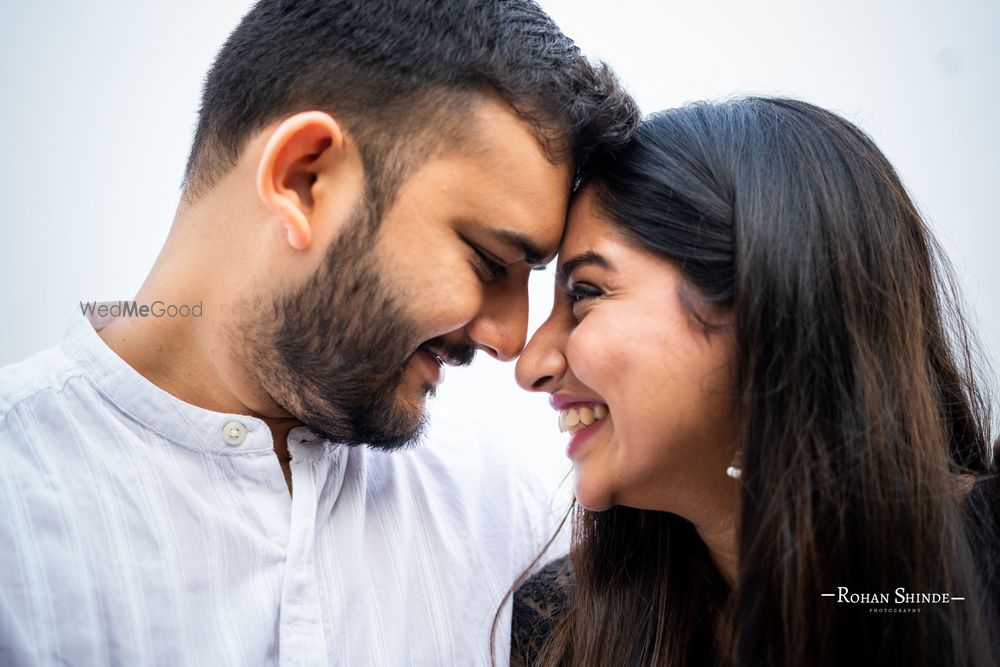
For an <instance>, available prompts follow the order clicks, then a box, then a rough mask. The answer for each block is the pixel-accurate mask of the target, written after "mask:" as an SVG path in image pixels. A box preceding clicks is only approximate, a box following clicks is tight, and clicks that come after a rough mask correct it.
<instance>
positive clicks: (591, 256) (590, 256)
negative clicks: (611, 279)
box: [556, 250, 613, 284]
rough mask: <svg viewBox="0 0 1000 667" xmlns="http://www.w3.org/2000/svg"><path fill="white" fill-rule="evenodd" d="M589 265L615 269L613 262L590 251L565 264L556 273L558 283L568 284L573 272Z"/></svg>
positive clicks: (568, 260)
mask: <svg viewBox="0 0 1000 667" xmlns="http://www.w3.org/2000/svg"><path fill="white" fill-rule="evenodd" d="M587 264H596V265H597V266H600V267H601V268H604V269H612V268H613V267H612V264H611V262H609V261H608V260H607V259H605V258H604V256H603V255H598V254H597V253H596V252H594V251H593V250H588V251H587V252H584V253H580V254H579V255H575V256H574V257H572V258H570V259H567V260H566V261H565V262H563V263H562V266H560V267H559V270H558V271H557V272H556V282H557V283H559V284H562V283H565V282H567V281H568V280H569V277H570V275H571V274H572V273H573V271H575V270H576V269H578V268H580V267H581V266H586V265H587Z"/></svg>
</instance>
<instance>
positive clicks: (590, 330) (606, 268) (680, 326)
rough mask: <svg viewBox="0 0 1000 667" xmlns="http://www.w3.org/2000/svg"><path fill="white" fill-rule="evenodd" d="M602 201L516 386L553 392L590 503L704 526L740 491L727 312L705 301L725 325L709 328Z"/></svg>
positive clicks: (563, 260)
mask: <svg viewBox="0 0 1000 667" xmlns="http://www.w3.org/2000/svg"><path fill="white" fill-rule="evenodd" d="M592 195H593V193H592V192H591V191H590V190H589V189H587V190H585V191H584V192H583V193H581V195H580V196H579V197H578V198H577V200H576V202H575V203H574V205H573V207H572V209H571V211H570V215H569V221H568V223H567V228H566V235H565V237H564V239H563V243H562V246H561V247H560V250H559V261H558V275H557V279H556V281H557V284H556V298H555V303H554V305H553V307H552V313H551V314H550V315H549V318H548V319H547V320H546V321H545V323H544V324H543V325H542V326H541V328H539V329H538V331H537V332H536V333H535V335H534V336H533V337H532V339H531V341H530V342H529V343H528V345H527V347H526V348H525V349H524V352H523V353H522V354H521V358H520V360H519V361H518V363H517V379H518V382H519V384H520V385H521V386H522V387H524V388H525V389H529V390H533V391H545V392H548V393H550V394H552V399H551V403H552V405H553V407H554V408H555V409H556V410H558V411H559V413H560V416H559V427H560V428H561V429H563V430H566V432H567V436H568V437H569V438H570V440H569V444H568V447H567V456H569V457H570V459H572V461H573V465H574V468H575V471H576V496H577V500H578V501H579V503H580V504H581V505H583V506H584V507H586V508H588V509H591V510H602V509H607V508H609V507H611V506H613V505H625V506H629V507H636V508H639V509H654V510H665V511H671V512H675V513H678V514H680V515H681V516H685V517H688V518H689V519H691V520H694V519H693V518H692V516H693V515H697V513H698V512H699V511H700V508H699V505H700V504H703V503H704V502H706V500H707V499H708V498H710V497H711V494H713V493H717V494H725V493H729V492H731V490H732V486H731V485H732V484H733V481H732V480H731V479H729V478H728V477H727V476H726V468H727V466H728V465H729V464H730V462H731V461H732V457H733V444H734V433H735V421H736V420H735V414H734V413H735V408H736V405H737V401H736V399H735V396H734V393H735V392H734V388H733V386H734V382H733V371H732V367H731V365H730V359H731V351H732V342H731V335H730V333H729V331H730V329H729V328H728V327H727V326H726V325H725V324H726V319H725V318H726V317H727V316H728V315H727V313H720V312H712V311H711V310H709V309H708V307H707V306H705V305H703V304H698V303H694V304H693V305H694V307H695V308H698V309H699V313H700V315H701V316H702V318H705V319H707V320H708V321H711V322H713V323H718V324H722V325H723V326H722V327H721V328H720V329H717V330H714V331H713V332H712V333H706V330H705V328H704V326H703V325H702V324H701V323H700V322H699V321H698V319H697V318H695V317H694V315H693V313H692V312H691V310H690V308H689V307H688V306H686V305H685V301H684V300H683V299H682V297H681V289H682V281H681V275H680V272H679V271H678V269H677V267H676V266H675V265H674V264H673V263H672V262H670V261H668V260H665V259H663V258H661V257H659V256H656V255H654V254H652V253H651V252H647V251H645V250H641V249H639V247H638V246H636V245H634V244H632V243H629V242H628V241H626V240H625V238H624V237H623V236H622V235H621V233H620V232H618V231H617V230H616V229H615V227H614V226H613V225H612V223H611V222H610V220H609V219H608V218H607V217H605V216H604V215H603V213H602V212H601V211H600V210H599V209H598V208H597V207H596V206H595V205H594V199H593V196H592ZM587 424H589V425H587ZM706 494H709V495H706Z"/></svg>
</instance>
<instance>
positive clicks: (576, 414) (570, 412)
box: [559, 403, 608, 434]
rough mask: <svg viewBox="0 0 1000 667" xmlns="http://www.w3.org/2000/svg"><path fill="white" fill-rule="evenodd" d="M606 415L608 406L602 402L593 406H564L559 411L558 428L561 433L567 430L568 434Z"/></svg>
mask: <svg viewBox="0 0 1000 667" xmlns="http://www.w3.org/2000/svg"><path fill="white" fill-rule="evenodd" d="M607 416H608V406H606V405H604V404H603V403H598V404H597V405H594V406H590V405H580V406H574V407H572V408H566V409H565V410H560V411H559V430H560V431H561V432H562V433H565V432H566V431H569V432H570V434H573V433H576V432H577V431H579V430H580V429H581V428H584V427H586V426H590V425H591V424H593V423H594V422H597V421H601V420H602V419H604V418H605V417H607Z"/></svg>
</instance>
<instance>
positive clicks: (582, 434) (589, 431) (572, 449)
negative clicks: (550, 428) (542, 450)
mask: <svg viewBox="0 0 1000 667" xmlns="http://www.w3.org/2000/svg"><path fill="white" fill-rule="evenodd" d="M605 421H606V420H604V419H602V420H600V421H595V422H594V423H593V424H591V425H590V426H584V427H583V428H581V429H580V430H578V431H576V432H575V433H574V434H573V437H571V438H570V439H569V444H567V445H566V456H567V457H569V458H570V459H572V458H573V456H574V455H575V454H576V453H577V452H578V451H579V449H580V446H581V445H582V444H583V442H584V441H585V440H586V439H587V438H589V437H590V436H592V435H593V434H594V433H595V432H597V430H598V429H600V428H601V427H602V426H604V422H605Z"/></svg>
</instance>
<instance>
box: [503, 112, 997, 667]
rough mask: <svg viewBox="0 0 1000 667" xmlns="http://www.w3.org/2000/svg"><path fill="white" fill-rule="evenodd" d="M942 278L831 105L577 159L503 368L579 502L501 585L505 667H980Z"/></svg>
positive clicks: (970, 396) (974, 468)
mask: <svg viewBox="0 0 1000 667" xmlns="http://www.w3.org/2000/svg"><path fill="white" fill-rule="evenodd" d="M954 297H955V291H954V289H953V286H952V282H951V279H950V274H948V272H947V271H946V270H945V263H944V262H943V259H942V257H941V255H940V253H939V251H938V249H937V247H936V245H935V244H934V242H933V240H932V238H931V237H930V234H929V232H928V230H927V228H926V226H925V224H924V222H923V221H922V220H921V218H920V216H919V214H918V213H917V211H916V209H915V207H914V205H913V203H912V202H911V201H910V199H909V198H908V196H907V195H906V193H905V191H904V189H903V186H902V185H901V183H900V182H899V179H898V177H897V176H896V174H895V172H894V170H893V168H892V167H891V165H890V164H889V163H888V162H887V161H886V159H885V157H884V156H883V155H882V154H881V153H880V152H879V150H878V149H877V148H876V147H875V146H874V144H873V143H872V142H871V140H870V139H868V137H867V136H865V135H864V134H863V133H862V132H861V131H860V130H858V129H857V128H856V127H854V126H853V125H851V124H850V123H848V122H847V121H845V120H843V119H842V118H839V117H837V116H835V115H834V114H831V113H829V112H827V111H824V110H822V109H819V108H817V107H814V106H811V105H809V104H805V103H803V102H797V101H790V100H780V99H758V98H753V99H743V100H737V101H732V102H727V103H722V104H704V103H703V104H695V105H692V106H687V107H684V108H681V109H676V110H672V111H667V112H664V113H661V114H658V115H656V116H653V117H651V118H650V119H648V120H647V121H645V122H644V123H643V125H642V126H641V127H640V129H639V130H638V132H637V134H636V136H635V139H634V140H633V141H632V143H631V144H630V145H629V146H628V148H626V149H625V151H624V152H623V153H622V154H620V155H618V156H617V157H608V158H604V159H602V160H599V161H598V162H597V163H596V164H595V165H593V167H592V169H591V172H590V176H589V178H588V180H587V181H586V182H585V184H584V186H583V188H582V190H581V191H580V194H579V195H578V197H577V198H576V200H575V202H574V205H573V207H572V211H571V215H570V219H569V222H568V226H567V231H566V236H565V238H564V241H563V245H562V247H561V249H560V256H559V268H558V276H557V294H556V300H555V305H554V306H553V310H552V313H551V315H550V316H549V318H548V320H547V321H546V322H545V323H544V324H543V326H542V327H541V328H540V329H539V330H538V332H537V333H536V334H535V335H534V337H533V338H532V340H531V342H530V343H529V344H528V346H527V347H526V348H525V350H524V352H523V354H522V355H521V358H520V360H519V362H518V367H517V377H518V381H519V383H520V384H521V385H522V386H523V387H525V388H526V389H530V390H533V391H540V392H548V393H550V394H552V404H553V406H554V407H555V408H556V409H557V410H559V411H560V417H559V419H560V427H561V428H562V429H563V430H568V431H570V432H571V440H570V442H569V446H568V450H567V454H568V456H569V457H570V458H571V459H572V460H573V464H574V469H575V474H576V501H577V508H576V510H575V520H574V541H573V547H572V550H571V553H570V556H569V558H568V560H563V561H556V562H554V563H552V564H550V565H549V566H547V567H545V568H543V570H542V571H541V572H540V573H539V574H537V575H535V576H534V577H533V578H532V579H530V580H529V581H528V582H527V583H525V584H524V585H523V586H522V587H521V588H520V590H519V591H518V592H517V594H516V595H515V618H514V641H513V651H512V664H515V665H517V664H540V665H564V664H572V665H586V666H587V667H593V666H597V665H613V666H615V667H617V666H620V665H710V664H723V665H809V666H816V665H844V664H855V665H864V664H872V663H875V662H876V661H877V662H878V664H880V665H984V666H985V665H993V666H995V665H997V664H1000V656H998V651H997V647H996V644H997V643H998V639H997V635H996V632H997V629H998V617H997V615H996V604H997V599H998V596H1000V577H998V574H997V568H998V567H1000V546H998V543H997V528H998V518H997V516H998V513H997V512H998V500H997V499H998V497H1000V482H998V481H997V477H996V475H995V463H994V460H993V455H992V451H991V450H992V447H991V446H990V440H989V436H988V431H989V425H990V422H989V415H988V411H987V404H986V401H985V400H984V396H983V394H981V393H980V392H979V390H978V389H977V386H976V384H975V382H974V379H973V370H972V363H971V353H970V341H969V338H968V336H967V335H966V331H965V328H964V324H963V321H962V320H961V318H960V317H959V316H958V315H957V312H956V311H955V310H954ZM900 591H901V592H900ZM934 594H937V595H936V596H935V595H934ZM944 594H948V596H947V597H945V596H944ZM900 595H902V597H899V596H900ZM907 596H909V597H907ZM951 598H956V599H954V600H952V599H951ZM958 598H962V599H958ZM945 600H946V601H945Z"/></svg>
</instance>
